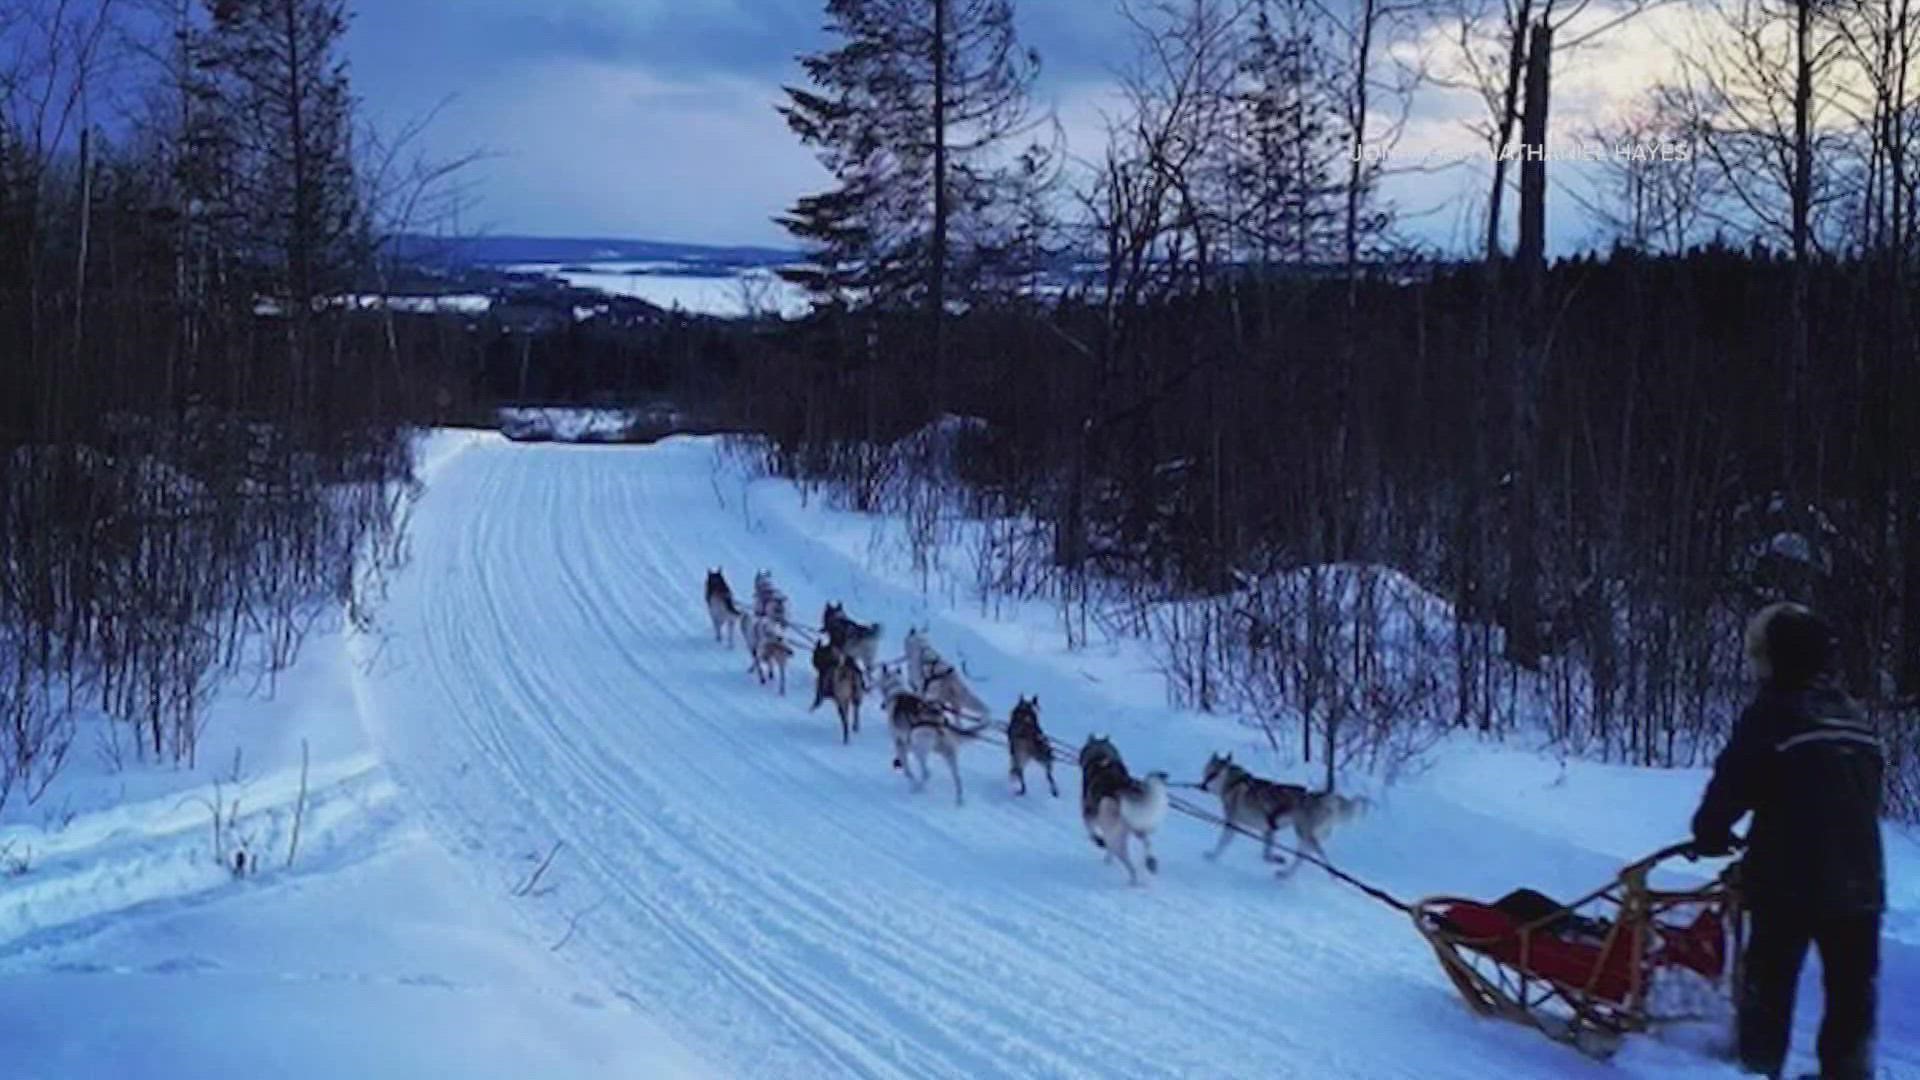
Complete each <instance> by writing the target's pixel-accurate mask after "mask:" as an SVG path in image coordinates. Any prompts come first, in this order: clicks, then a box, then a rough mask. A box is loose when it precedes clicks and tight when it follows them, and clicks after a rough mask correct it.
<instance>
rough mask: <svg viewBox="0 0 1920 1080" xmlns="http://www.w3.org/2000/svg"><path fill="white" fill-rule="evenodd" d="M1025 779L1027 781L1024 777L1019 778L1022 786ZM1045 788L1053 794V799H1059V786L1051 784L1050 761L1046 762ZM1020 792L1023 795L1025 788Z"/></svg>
mask: <svg viewBox="0 0 1920 1080" xmlns="http://www.w3.org/2000/svg"><path fill="white" fill-rule="evenodd" d="M1026 779H1027V778H1026V777H1024V776H1022V777H1021V778H1020V782H1021V783H1022V784H1025V783H1026ZM1047 788H1048V790H1050V791H1052V792H1053V797H1054V798H1056V799H1057V798H1059V797H1060V785H1059V784H1056V783H1054V782H1053V762H1051V761H1049V762H1047ZM1020 792H1021V794H1023V795H1024V794H1026V788H1024V787H1022V788H1021V789H1020Z"/></svg>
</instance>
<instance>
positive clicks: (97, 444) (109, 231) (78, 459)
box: [0, 0, 444, 803]
mask: <svg viewBox="0 0 1920 1080" xmlns="http://www.w3.org/2000/svg"><path fill="white" fill-rule="evenodd" d="M346 20H347V14H346V11H345V7H344V4H343V3H342V2H341V0H219V2H208V3H201V2H199V0H192V2H189V0H178V2H170V3H163V4H131V3H129V4H118V3H100V4H86V5H79V4H64V3H54V2H46V3H43V2H40V0H28V2H26V3H25V4H9V5H7V10H6V12H5V13H4V14H0V570H3V571H4V574H3V575H0V803H4V802H5V801H6V800H7V799H8V798H9V797H10V796H11V797H16V798H18V797H25V798H27V799H29V800H31V799H34V798H37V797H38V795H39V794H40V793H41V792H42V791H43V790H44V789H45V786H46V784H47V783H48V781H49V780H50V779H51V777H52V775H53V774H54V773H55V771H57V769H58V768H59V766H60V764H61V763H62V761H63V760H65V759H67V758H68V757H70V756H71V755H73V754H76V753H80V754H93V753H95V752H104V753H108V754H110V755H113V756H116V757H117V756H119V755H122V754H125V755H129V756H131V755H135V754H137V755H141V756H144V757H151V758H153V759H164V758H172V759H175V760H182V759H184V760H191V759H192V758H193V755H194V748H195V745H196V742H197V739H198V735H199V731H200V727H199V724H200V706H201V705H202V704H203V703H204V701H205V698H206V695H207V693H208V692H209V690H210V688H211V686H212V678H213V676H214V675H215V674H216V673H218V672H222V671H233V670H236V669H245V670H251V671H254V672H258V673H261V674H263V675H267V676H269V677H270V675H271V673H272V672H275V671H277V670H279V669H281V668H283V667H284V666H285V665H287V664H288V663H290V662H291V660H292V659H293V655H294V652H295V649H296V648H297V646H298V644H299V642H300V640H301V638H302V636H303V634H304V633H305V632H306V631H307V629H308V628H309V627H310V626H311V625H312V623H313V622H314V621H315V620H316V619H320V618H325V617H329V616H330V615H331V614H332V613H335V612H337V611H338V610H339V608H340V606H341V605H345V606H346V607H347V608H348V609H349V610H350V611H352V612H353V613H354V614H355V615H356V616H358V615H361V614H363V613H364V612H363V611H362V609H360V608H358V607H357V606H356V605H357V603H358V602H359V601H360V600H361V599H362V598H363V597H364V593H365V588H366V586H367V584H368V582H367V580H366V579H365V577H364V575H365V574H366V573H368V572H369V568H372V571H373V572H377V569H378V568H379V567H381V566H383V565H387V563H388V561H389V557H390V556H391V555H392V554H393V553H394V552H395V551H396V550H397V546H396V543H395V541H396V537H397V532H398V530H399V528H400V526H401V521H402V517H403V499H404V489H405V486H406V484H407V483H408V482H409V480H410V476H411V460H410V445H411V444H410V440H409V438H408V435H407V427H406V421H407V420H408V419H409V418H410V417H411V416H415V415H420V414H421V412H422V411H423V410H424V409H425V408H427V407H428V405H427V403H428V402H430V401H431V399H432V397H433V396H434V395H433V393H432V390H431V388H430V387H429V386H428V385H426V384H425V382H424V381H423V380H421V379H419V378H416V377H414V376H413V375H412V374H410V373H409V371H408V369H407V368H406V367H404V366H403V365H402V363H401V362H400V359H401V358H400V355H399V351H398V343H397V340H396V337H395V334H394V333H393V324H392V323H391V322H382V321H381V320H378V319H374V318H368V317H361V318H349V317H348V316H347V314H346V312H345V305H344V303H343V301H342V300H341V299H340V298H341V297H342V296H343V295H345V294H347V293H348V292H349V291H350V290H352V289H353V288H355V287H356V286H360V287H364V286H365V284H366V283H368V282H370V281H377V280H378V279H379V277H380V274H381V272H382V270H383V268H382V267H381V266H380V265H379V260H378V259H377V257H376V247H375V245H374V244H373V243H372V238H373V237H374V236H376V235H378V234H379V233H380V232H382V231H384V229H385V227H387V226H388V225H390V224H391V217H392V214H393V213H394V207H395V206H397V205H401V204H403V203H404V204H405V205H406V206H407V207H408V208H409V210H408V212H417V210H418V208H419V207H420V206H421V205H422V203H423V201H425V200H429V199H430V197H431V190H432V188H433V185H434V184H435V183H436V182H437V180H438V179H439V178H440V177H441V176H443V175H444V173H436V172H435V170H433V169H430V168H428V167H426V166H424V165H422V164H420V163H418V162H417V161H408V160H406V159H404V157H403V153H402V151H403V149H404V148H402V147H399V146H396V145H383V144H382V143H381V142H380V140H379V139H378V138H376V137H372V136H371V135H370V134H369V133H367V132H366V131H364V130H363V129H361V128H360V127H359V126H358V122H357V119H356V117H355V114H354V107H353V101H352V98H351V95H350V92H349V87H348V82H347V75H346V68H345V65H344V62H343V60H342V58H341V51H340V50H341V38H342V35H343V34H344V32H345V30H346V25H347V24H346ZM363 557H367V558H364V559H363ZM81 709H103V710H105V711H106V712H107V713H109V714H110V715H111V716H112V717H113V718H114V719H115V720H116V721H117V722H116V723H115V724H114V725H112V726H111V727H110V728H109V729H108V730H107V732H106V733H105V734H104V735H103V743H102V745H101V746H98V747H95V746H88V745H81V746H76V745H74V739H75V735H76V730H77V728H76V725H75V715H76V710H81Z"/></svg>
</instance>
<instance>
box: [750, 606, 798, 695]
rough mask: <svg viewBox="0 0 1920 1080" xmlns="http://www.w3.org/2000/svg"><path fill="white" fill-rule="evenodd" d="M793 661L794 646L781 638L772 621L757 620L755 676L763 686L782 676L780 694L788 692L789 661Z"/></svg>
mask: <svg viewBox="0 0 1920 1080" xmlns="http://www.w3.org/2000/svg"><path fill="white" fill-rule="evenodd" d="M791 659H793V646H791V645H788V644H787V642H786V639H785V638H782V637H781V636H780V630H779V628H778V627H777V626H775V625H773V624H772V623H771V621H770V620H767V619H756V620H754V624H753V668H752V671H753V674H754V677H755V678H757V679H759V680H760V683H761V685H763V686H764V685H766V683H767V682H768V681H769V680H771V679H772V678H773V677H774V674H775V673H776V672H778V674H779V676H780V693H781V694H782V695H783V696H784V695H785V694H786V692H787V661H789V660H791Z"/></svg>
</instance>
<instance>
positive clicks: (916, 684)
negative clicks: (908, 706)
mask: <svg viewBox="0 0 1920 1080" xmlns="http://www.w3.org/2000/svg"><path fill="white" fill-rule="evenodd" d="M906 653H907V683H908V685H909V686H910V687H911V688H912V689H913V692H914V693H916V694H917V693H921V692H922V691H924V690H926V688H927V668H928V666H929V663H930V661H932V660H934V659H936V658H937V657H938V655H939V654H937V653H935V652H934V651H933V643H932V642H930V641H928V640H927V632H926V630H924V629H922V628H920V627H917V626H916V627H912V628H910V629H909V630H908V631H907V641H906Z"/></svg>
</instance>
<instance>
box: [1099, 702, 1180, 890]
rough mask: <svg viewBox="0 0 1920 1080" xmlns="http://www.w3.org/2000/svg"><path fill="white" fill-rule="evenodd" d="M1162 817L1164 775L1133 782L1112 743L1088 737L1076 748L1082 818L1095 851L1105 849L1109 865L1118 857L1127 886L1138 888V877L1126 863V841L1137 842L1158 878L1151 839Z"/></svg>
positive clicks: (1130, 863) (1164, 810)
mask: <svg viewBox="0 0 1920 1080" xmlns="http://www.w3.org/2000/svg"><path fill="white" fill-rule="evenodd" d="M1166 817H1167V774H1166V773H1164V772H1151V773H1148V774H1147V775H1146V776H1145V777H1144V778H1142V779H1138V780H1136V779H1134V778H1133V776H1132V775H1131V774H1129V773H1128V772H1127V766H1126V762H1124V761H1123V760H1121V758H1120V751H1119V750H1117V749H1115V747H1114V745H1113V742H1112V741H1111V740H1109V739H1107V738H1105V737H1104V736H1089V737H1088V738H1087V742H1086V745H1085V746H1082V747H1081V748H1080V818H1081V821H1082V823H1083V824H1085V825H1086V827H1087V836H1088V838H1089V839H1091V840H1092V841H1093V843H1094V846H1096V847H1100V848H1105V849H1106V852H1107V861H1109V862H1111V861H1112V860H1113V859H1114V858H1115V857H1116V856H1117V857H1118V858H1119V859H1120V865H1122V866H1124V867H1126V868H1127V881H1128V883H1129V884H1133V885H1138V884H1139V883H1140V874H1139V873H1138V872H1137V871H1136V870H1134V868H1133V860H1132V859H1131V858H1129V857H1128V854H1127V843H1128V841H1129V840H1131V839H1136V838H1137V839H1138V840H1139V841H1140V846H1141V848H1142V849H1144V850H1145V851H1146V864H1147V873H1149V874H1157V873H1159V872H1160V860H1159V859H1157V858H1155V857H1154V854H1153V843H1152V840H1151V837H1152V836H1153V834H1154V832H1155V831H1156V830H1158V829H1159V828H1160V823H1161V822H1162V821H1165V820H1166Z"/></svg>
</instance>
